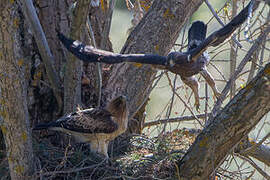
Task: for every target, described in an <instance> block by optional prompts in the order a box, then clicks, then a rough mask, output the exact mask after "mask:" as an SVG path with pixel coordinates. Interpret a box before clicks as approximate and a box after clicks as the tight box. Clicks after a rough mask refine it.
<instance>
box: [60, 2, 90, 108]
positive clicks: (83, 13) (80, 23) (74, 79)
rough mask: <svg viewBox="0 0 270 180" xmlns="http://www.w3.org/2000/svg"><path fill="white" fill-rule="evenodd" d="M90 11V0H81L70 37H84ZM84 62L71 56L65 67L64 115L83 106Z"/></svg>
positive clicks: (74, 16)
mask: <svg viewBox="0 0 270 180" xmlns="http://www.w3.org/2000/svg"><path fill="white" fill-rule="evenodd" d="M88 10H89V1H88V0H79V1H77V5H76V8H75V11H74V15H73V19H72V24H71V31H70V36H71V37H73V38H75V39H81V38H80V36H82V37H84V33H85V30H86V29H85V24H86V18H87V15H88ZM81 77H82V62H80V61H78V60H77V59H76V57H74V56H73V55H71V54H69V55H68V58H67V63H66V65H65V77H64V113H69V112H72V111H74V110H76V108H77V106H78V105H80V104H81Z"/></svg>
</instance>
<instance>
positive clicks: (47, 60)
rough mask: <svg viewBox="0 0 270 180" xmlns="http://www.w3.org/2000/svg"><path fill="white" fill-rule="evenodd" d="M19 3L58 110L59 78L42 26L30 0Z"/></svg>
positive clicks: (60, 103)
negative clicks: (42, 63)
mask: <svg viewBox="0 0 270 180" xmlns="http://www.w3.org/2000/svg"><path fill="white" fill-rule="evenodd" d="M21 3H22V9H23V12H24V15H25V17H26V19H27V20H28V23H29V25H30V27H31V30H32V32H33V35H34V38H35V40H36V43H37V46H38V49H39V52H40V55H41V57H42V60H43V62H44V65H45V68H46V72H47V76H48V79H49V81H50V84H51V86H52V89H53V92H54V95H55V97H56V100H57V103H58V108H59V109H58V111H59V112H60V111H61V108H62V104H63V102H62V97H61V89H60V88H61V86H60V80H59V77H58V75H57V74H56V71H55V69H54V57H53V55H52V52H51V50H50V47H49V45H48V42H47V39H46V36H45V33H44V31H43V29H42V26H41V24H40V22H39V19H38V16H37V13H36V10H35V8H34V5H33V2H32V0H25V1H21Z"/></svg>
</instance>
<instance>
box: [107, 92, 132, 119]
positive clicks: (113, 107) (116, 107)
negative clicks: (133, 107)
mask: <svg viewBox="0 0 270 180" xmlns="http://www.w3.org/2000/svg"><path fill="white" fill-rule="evenodd" d="M107 110H108V111H109V112H110V113H111V114H112V115H113V116H115V117H119V118H121V117H122V118H123V117H126V116H127V115H128V108H127V98H126V97H125V96H119V97H117V98H114V99H113V100H112V101H111V102H110V103H109V104H108V106H107Z"/></svg>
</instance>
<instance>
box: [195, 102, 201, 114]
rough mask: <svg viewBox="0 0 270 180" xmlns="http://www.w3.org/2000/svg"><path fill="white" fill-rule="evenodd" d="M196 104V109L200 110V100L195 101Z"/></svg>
mask: <svg viewBox="0 0 270 180" xmlns="http://www.w3.org/2000/svg"><path fill="white" fill-rule="evenodd" d="M194 106H195V108H196V111H197V112H200V102H198V101H196V102H195V103H194Z"/></svg>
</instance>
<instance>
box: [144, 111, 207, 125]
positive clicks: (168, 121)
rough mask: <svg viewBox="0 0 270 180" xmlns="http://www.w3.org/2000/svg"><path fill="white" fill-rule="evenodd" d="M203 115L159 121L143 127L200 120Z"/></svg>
mask: <svg viewBox="0 0 270 180" xmlns="http://www.w3.org/2000/svg"><path fill="white" fill-rule="evenodd" d="M204 117H205V114H197V115H196V117H195V116H181V117H176V118H168V119H160V120H156V121H150V122H147V123H144V125H143V127H144V128H145V127H149V126H156V125H159V124H164V123H175V122H183V121H193V120H196V119H197V118H199V119H201V118H204Z"/></svg>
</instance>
